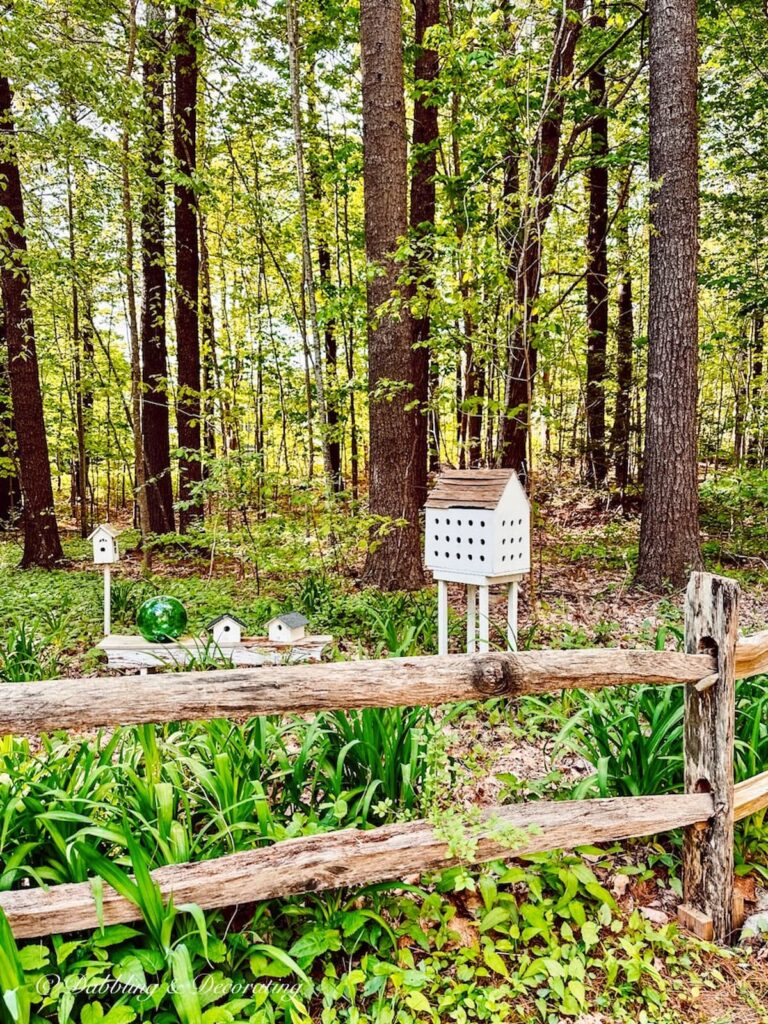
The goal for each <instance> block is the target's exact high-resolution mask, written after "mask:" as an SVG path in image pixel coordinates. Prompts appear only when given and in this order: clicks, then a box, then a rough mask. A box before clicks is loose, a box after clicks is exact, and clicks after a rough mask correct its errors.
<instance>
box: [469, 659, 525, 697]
mask: <svg viewBox="0 0 768 1024" xmlns="http://www.w3.org/2000/svg"><path fill="white" fill-rule="evenodd" d="M468 661H469V679H470V684H471V686H472V688H473V689H474V690H476V691H477V693H478V695H479V696H481V697H485V698H491V697H512V696H514V695H515V694H517V693H519V692H520V691H521V690H522V689H523V684H524V680H525V671H524V669H523V667H522V665H521V664H520V661H519V660H518V657H517V655H516V654H508V653H507V654H470V655H468Z"/></svg>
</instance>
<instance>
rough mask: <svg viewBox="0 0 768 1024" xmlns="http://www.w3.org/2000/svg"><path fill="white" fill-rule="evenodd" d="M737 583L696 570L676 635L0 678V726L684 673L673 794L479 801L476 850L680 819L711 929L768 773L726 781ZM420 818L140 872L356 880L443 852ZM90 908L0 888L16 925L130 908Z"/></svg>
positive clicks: (742, 644) (366, 701)
mask: <svg viewBox="0 0 768 1024" xmlns="http://www.w3.org/2000/svg"><path fill="white" fill-rule="evenodd" d="M737 615H738V586H737V585H736V584H735V583H733V582H732V581H730V580H726V579H723V578H721V577H717V576H712V575H710V574H705V573H697V574H695V575H694V576H693V577H692V579H691V583H690V585H689V588H688V593H687V597H686V649H687V653H685V654H678V653H672V652H663V651H627V650H593V651H530V652H523V653H492V654H491V653H489V654H474V655H459V656H443V657H429V658H402V659H387V660H384V661H367V662H342V663H336V664H328V665H325V664H323V665H311V666H284V667H279V668H270V667H264V668H258V669H235V670H226V671H216V672H193V673H186V674H184V675H180V674H175V673H174V674H165V675H156V676H136V677H133V676H130V677H122V678H119V679H114V678H106V679H82V680H71V681H70V680H56V681H53V682H50V683H13V684H4V685H2V686H0V734H9V733H17V734H19V733H20V734H34V733H41V732H46V731H49V730H52V729H62V728H65V729H71V728H77V729H83V728H95V727H99V726H112V725H130V724H141V723H146V722H169V721H180V720H197V719H205V718H213V717H241V716H243V717H245V716H252V715H267V714H286V713H304V712H318V711H327V710H337V709H353V708H366V707H395V706H407V705H416V704H419V705H437V704H443V703H448V702H451V701H463V700H485V699H487V698H489V697H494V696H507V697H517V696H520V695H523V694H531V693H548V692H552V691H556V690H560V689H563V688H581V689H592V690H593V689H598V688H601V687H607V686H626V685H634V684H646V685H647V684H652V685H670V684H678V685H683V686H685V687H686V721H685V764H686V793H685V794H682V795H673V796H647V797H633V798H621V799H609V800H577V801H558V802H549V801H537V802H533V803H528V804H517V805H514V806H505V807H494V808H489V809H488V810H487V812H486V817H487V822H488V823H487V827H483V828H481V829H480V831H479V833H478V836H477V840H478V841H477V847H476V851H475V854H474V857H473V860H474V861H476V862H478V863H479V862H483V861H488V860H496V859H499V858H504V857H505V856H510V849H509V846H508V845H507V844H505V843H504V842H503V841H500V840H499V838H498V835H499V833H498V829H499V826H507V827H508V826H514V827H515V828H519V829H524V830H529V834H527V836H526V839H525V841H524V843H523V845H522V846H520V847H516V848H515V849H514V855H518V856H522V855H525V854H529V853H534V852H541V851H545V850H552V849H560V848H565V849H572V848H574V847H577V846H581V845H587V844H593V843H598V842H606V841H615V840H620V839H626V838H630V837H638V836H647V835H653V834H656V833H659V832H663V831H666V830H669V829H674V828H681V827H684V828H685V829H686V832H685V846H684V891H685V899H686V904H687V908H688V909H687V915H688V916H687V917H686V919H687V920H695V921H698V922H699V923H703V925H704V927H705V929H707V928H708V929H709V931H710V932H711V934H712V935H713V936H714V937H715V938H718V939H721V940H724V939H727V938H728V936H729V935H730V932H731V915H732V900H733V825H734V821H736V820H739V819H740V818H743V817H746V816H747V815H749V814H753V813H755V812H756V811H758V810H760V809H762V808H764V807H766V806H768V772H765V773H764V774H762V775H758V776H756V777H755V778H753V779H750V780H749V781H747V782H743V783H741V784H739V785H738V786H734V785H733V739H734V714H735V700H734V680H735V678H744V677H746V676H751V675H757V674H760V673H763V672H768V632H766V633H763V634H759V635H758V636H754V637H751V638H749V639H747V640H739V641H737V640H736V626H737ZM455 863H456V861H455V860H454V858H453V856H452V854H451V851H450V850H449V848H448V846H447V844H446V843H445V842H444V841H443V840H442V839H441V838H440V837H439V836H438V835H437V834H436V833H435V831H434V829H433V827H432V826H431V825H430V824H429V823H428V822H426V821H414V822H408V823H406V824H398V825H388V826H385V827H383V828H375V829H371V830H368V831H362V830H354V829H353V830H344V831H339V832H330V833H325V834H322V835H315V836H306V837H300V838H296V839H289V840H283V841H281V842H277V843H275V844H273V845H272V846H268V847H264V848H260V849H255V850H251V851H247V852H243V853H236V854H230V855H228V856H224V857H219V858H216V859H214V860H209V861H203V862H199V863H191V864H179V865H169V866H166V867H161V868H157V869H156V870H155V871H154V872H153V877H154V878H155V880H156V882H157V884H158V886H159V888H160V891H161V892H162V894H163V895H164V896H165V897H166V898H167V897H170V896H173V897H174V900H175V902H176V903H177V904H178V903H183V902H192V903H197V904H198V905H200V906H201V907H203V908H204V909H215V908H218V907H227V906H232V905H235V904H239V903H245V902H251V901H254V900H262V899H267V898H272V897H277V896H287V895H291V894H295V893H301V892H312V891H318V890H322V889H330V888H335V887H338V886H346V885H365V884H370V883H372V882H378V881H383V880H385V879H389V880H391V879H397V878H400V877H402V876H403V875H404V874H411V873H413V872H422V873H423V872H428V871H433V870H437V869H442V868H445V867H448V866H451V865H452V864H455ZM101 906H102V910H101V914H102V917H101V918H100V917H99V912H98V911H97V902H96V900H95V898H94V894H93V891H92V888H91V883H89V882H85V883H77V884H65V885H55V886H52V887H50V888H34V889H21V890H15V891H11V892H5V893H0V908H2V909H3V910H4V911H5V913H6V915H7V917H8V919H9V922H10V924H11V927H12V928H13V931H14V933H15V934H16V935H17V936H18V937H19V938H32V937H37V936H42V935H48V934H57V933H61V932H71V931H78V930H82V929H90V928H95V927H97V926H98V924H99V921H100V920H103V921H104V922H105V923H107V924H111V923H119V922H127V921H132V920H135V919H136V918H138V917H139V916H140V915H139V911H138V910H137V908H136V907H135V906H134V905H133V904H131V903H130V902H129V901H127V900H125V899H124V898H123V897H121V896H120V895H118V893H117V892H115V891H114V890H113V889H111V888H110V887H109V886H106V885H105V886H104V891H103V895H102V896H101Z"/></svg>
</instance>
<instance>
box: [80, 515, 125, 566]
mask: <svg viewBox="0 0 768 1024" xmlns="http://www.w3.org/2000/svg"><path fill="white" fill-rule="evenodd" d="M117 538H118V531H117V530H116V529H115V528H114V526H110V525H109V524H108V523H102V524H101V525H100V526H97V527H96V529H95V530H94V531H93V533H92V534H91V535H90V537H89V538H88V540H90V541H92V543H93V560H94V562H95V563H96V565H110V564H111V563H112V562H119V561H120V548H119V546H118V543H117Z"/></svg>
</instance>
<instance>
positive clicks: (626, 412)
mask: <svg viewBox="0 0 768 1024" xmlns="http://www.w3.org/2000/svg"><path fill="white" fill-rule="evenodd" d="M617 235H618V240H619V245H618V259H619V262H620V263H621V266H622V267H623V268H624V269H623V270H622V273H621V278H620V280H619V288H618V295H617V305H618V320H617V324H616V407H615V409H614V414H613V430H612V432H611V452H612V453H613V462H614V467H615V473H616V486H617V487H618V488H619V490H621V491H624V490H625V489H626V486H627V484H628V483H629V442H630V429H631V427H630V425H631V416H632V358H633V348H634V343H635V321H634V310H633V305H632V271H631V270H630V266H629V229H628V225H627V221H626V217H624V216H621V217H620V218H619V221H618V225H617Z"/></svg>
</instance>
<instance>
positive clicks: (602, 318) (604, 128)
mask: <svg viewBox="0 0 768 1024" xmlns="http://www.w3.org/2000/svg"><path fill="white" fill-rule="evenodd" d="M589 23H590V27H591V28H592V30H593V31H595V32H596V33H602V32H604V31H605V25H606V18H605V4H604V2H603V0H593V5H592V14H591V16H590V19H589ZM589 96H590V102H591V104H592V106H593V108H594V113H593V115H592V128H591V140H590V165H589V169H588V171H587V191H588V194H589V223H588V229H587V281H586V283H587V386H586V412H587V417H586V419H587V482H588V483H589V484H591V485H592V486H593V487H597V486H599V485H600V484H601V483H602V482H603V481H604V480H605V477H606V475H607V473H608V459H607V455H606V449H605V377H606V356H607V352H608V163H607V160H608V113H607V110H606V78H605V63H604V60H602V59H599V60H597V61H595V62H594V64H593V66H592V68H591V69H590V72H589Z"/></svg>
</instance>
